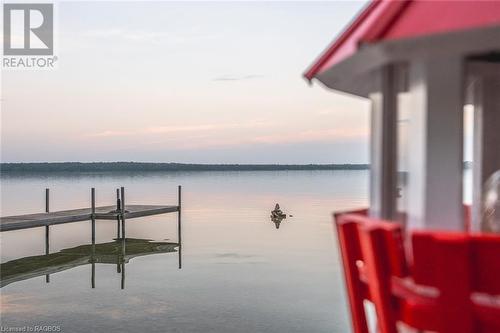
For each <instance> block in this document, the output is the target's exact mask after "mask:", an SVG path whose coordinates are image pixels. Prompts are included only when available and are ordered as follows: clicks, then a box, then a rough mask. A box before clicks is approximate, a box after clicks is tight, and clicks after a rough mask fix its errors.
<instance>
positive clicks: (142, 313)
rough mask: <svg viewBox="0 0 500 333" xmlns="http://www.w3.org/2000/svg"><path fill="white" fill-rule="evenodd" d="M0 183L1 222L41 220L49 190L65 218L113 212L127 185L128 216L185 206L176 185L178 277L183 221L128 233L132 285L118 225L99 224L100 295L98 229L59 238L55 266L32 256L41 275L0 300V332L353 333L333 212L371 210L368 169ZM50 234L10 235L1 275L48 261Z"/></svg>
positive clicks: (76, 227) (13, 284)
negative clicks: (143, 207)
mask: <svg viewBox="0 0 500 333" xmlns="http://www.w3.org/2000/svg"><path fill="white" fill-rule="evenodd" d="M1 181H2V188H1V194H2V197H1V204H2V206H1V214H2V216H6V215H16V214H26V213H36V212H41V211H43V210H44V188H45V187H50V189H51V210H62V209H70V208H83V207H88V206H89V198H90V188H91V187H95V188H96V191H97V201H98V205H112V204H114V200H115V199H114V198H115V192H114V191H115V188H116V187H119V186H125V187H126V198H127V203H128V204H134V203H137V204H140V203H143V204H176V200H177V198H176V186H177V185H178V184H180V185H182V186H183V220H182V221H183V230H182V240H183V242H182V269H179V268H178V259H179V258H178V255H179V253H178V251H177V250H178V247H177V246H176V245H175V244H172V243H176V242H177V229H176V227H177V224H176V223H177V222H176V221H177V216H176V214H175V213H173V214H167V215H159V216H154V217H145V218H139V219H134V220H128V221H127V225H126V228H127V238H129V239H131V240H130V242H133V241H135V242H136V243H135V244H136V245H134V244H128V243H127V248H128V249H129V251H130V252H131V254H132V255H131V257H130V258H127V259H128V263H126V264H125V265H124V266H125V267H124V273H125V274H122V273H123V270H122V269H121V266H120V265H117V264H115V263H114V262H113V260H114V259H113V258H115V256H116V257H117V258H118V255H115V254H114V252H113V251H114V247H113V246H114V245H113V244H114V243H113V242H114V241H113V239H114V238H115V236H116V222H113V221H97V239H96V243H97V244H100V245H98V250H97V251H98V252H99V254H98V261H99V262H98V263H97V264H96V265H95V275H94V276H95V288H94V289H93V288H91V278H92V267H91V265H90V264H89V263H88V262H89V261H88V257H87V256H86V255H87V254H88V249H89V246H88V244H89V243H90V236H91V234H90V230H91V229H90V222H79V223H73V224H67V225H59V226H53V227H51V229H50V233H51V234H50V241H51V242H50V252H51V253H52V255H51V257H46V259H45V260H44V259H42V258H35V261H36V262H37V265H38V266H36V267H35V268H34V269H33V271H31V272H28V273H23V274H24V275H23V274H18V275H16V277H15V278H14V279H13V280H9V281H8V282H9V283H8V284H7V285H5V286H3V287H2V288H1V289H0V290H1V293H2V295H1V296H2V297H1V315H2V326H30V325H60V326H61V330H62V331H63V332H118V331H125V332H146V331H147V332H220V333H223V332H230V333H234V332H286V333H290V332H300V333H303V332H329V333H331V332H348V331H350V328H349V323H348V317H347V306H346V301H345V295H344V288H343V281H342V275H341V266H340V264H339V257H338V253H337V248H336V241H335V239H334V235H333V232H332V226H331V218H330V214H331V212H332V211H334V210H343V209H351V208H357V207H364V206H366V205H367V197H368V190H367V188H368V172H367V171H289V172H227V173H226V172H216V173H210V172H207V173H173V174H172V173H146V174H134V175H110V174H108V175H97V174H82V175H77V176H75V175H72V176H68V175H55V176H50V177H40V176H29V177H3V178H2V179H1ZM275 203H279V204H280V205H281V208H282V210H283V211H285V212H286V213H287V214H292V215H293V217H292V218H287V219H286V220H284V221H283V222H282V223H281V225H280V228H279V229H276V227H275V225H274V223H272V222H271V221H270V218H269V214H270V211H271V210H272V209H273V208H274V204H275ZM44 234H45V230H44V228H36V229H31V230H21V231H12V232H4V233H2V234H1V250H2V263H3V264H5V263H7V262H9V261H12V260H18V259H21V258H23V257H30V256H39V255H43V254H44V253H45V241H44ZM132 239H133V240H132ZM149 241H155V242H154V243H153V244H152V243H150V242H149ZM134 246H135V247H134ZM75 247H76V249H75ZM65 249H66V250H65ZM68 249H69V250H68ZM60 251H62V253H63V254H64V253H66V254H64V255H62V256H61V253H59V252H60ZM103 251H104V252H106V251H108V252H110V253H111V254H110V253H108V252H106V253H104V252H103ZM75 252H78V254H79V255H82V256H81V257H78V258H83V259H82V261H81V262H78V264H75V261H71V263H69V264H68V262H67V261H63V262H55V261H57V260H59V259H58V258H61V257H64V258H69V257H68V256H70V255H71V253H75ZM101 252H102V253H104V254H103V255H101V254H102V253H101ZM68 253H70V254H68ZM136 254H141V255H140V256H137V257H133V255H136ZM132 257H133V258H132ZM70 259H71V260H72V258H70ZM26 260H27V259H24V263H26ZM28 260H29V259H28ZM77 261H78V260H77ZM20 262H23V261H19V262H14V263H16V265H18V264H17V263H20ZM31 264H32V263H31ZM57 265H59V266H57ZM11 266H12V265H11ZM40 266H41V267H40ZM49 266H50V267H60V271H59V272H56V273H53V274H51V275H50V282H49V283H47V282H46V277H45V275H43V272H44V271H43V268H44V267H49ZM4 267H6V266H4ZM16 267H17V266H16ZM11 268H12V267H10V268H9V269H11ZM118 271H119V272H118ZM41 272H42V273H41ZM30 276H31V277H30ZM122 278H124V281H122ZM16 279H18V280H19V281H15V280H16ZM122 283H123V287H124V289H121V286H122Z"/></svg>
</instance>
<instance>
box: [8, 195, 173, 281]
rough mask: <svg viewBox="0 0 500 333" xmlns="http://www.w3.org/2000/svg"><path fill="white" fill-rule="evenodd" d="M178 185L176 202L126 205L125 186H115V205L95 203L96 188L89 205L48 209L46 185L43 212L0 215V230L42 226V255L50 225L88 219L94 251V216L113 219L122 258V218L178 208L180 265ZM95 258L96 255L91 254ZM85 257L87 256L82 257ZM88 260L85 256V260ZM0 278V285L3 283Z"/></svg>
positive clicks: (47, 249) (124, 240) (47, 244)
mask: <svg viewBox="0 0 500 333" xmlns="http://www.w3.org/2000/svg"><path fill="white" fill-rule="evenodd" d="M181 189H182V188H181V186H178V187H177V205H126V204H125V188H124V187H121V188H119V189H116V206H100V207H97V206H96V195H95V194H96V193H95V188H91V189H90V208H80V209H70V210H62V211H57V212H50V206H49V203H50V200H49V198H50V196H49V193H50V192H49V189H45V213H36V214H26V215H16V216H5V217H0V232H4V231H12V230H21V229H30V228H38V227H45V255H46V256H49V255H50V226H52V225H57V224H64V223H73V222H82V221H90V222H91V223H90V228H91V246H92V251H95V249H96V246H98V245H96V244H95V239H96V228H95V224H96V221H97V220H115V221H116V239H115V240H116V241H119V242H120V245H121V251H122V253H121V255H122V258H126V255H127V253H126V244H127V242H130V241H131V240H130V239H127V238H126V237H125V221H126V220H128V219H133V218H138V217H143V216H150V215H159V214H167V213H173V212H177V240H178V241H177V245H178V249H177V251H178V252H179V269H180V268H182V255H181V252H182V237H181V235H182V232H181V193H182V192H181ZM94 259H95V258H94ZM94 259H92V260H91V263H92V288H95V263H96V261H95V260H94ZM85 260H86V259H85ZM87 261H88V260H87ZM120 267H121V268H120V269H119V270H121V272H122V282H121V288H122V289H123V288H124V287H125V263H124V262H123V263H121V265H120ZM50 273H51V271H47V272H44V274H45V281H46V282H47V283H49V282H50ZM3 283H4V281H3V278H1V279H0V285H4V284H3Z"/></svg>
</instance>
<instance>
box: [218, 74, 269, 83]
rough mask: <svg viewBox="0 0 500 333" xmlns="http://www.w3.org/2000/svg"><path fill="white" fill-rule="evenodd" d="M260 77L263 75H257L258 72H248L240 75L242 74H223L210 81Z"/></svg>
mask: <svg viewBox="0 0 500 333" xmlns="http://www.w3.org/2000/svg"><path fill="white" fill-rule="evenodd" d="M262 77H264V75H259V74H249V75H242V76H231V75H224V76H219V77H216V78H213V79H212V81H243V80H251V79H258V78H262Z"/></svg>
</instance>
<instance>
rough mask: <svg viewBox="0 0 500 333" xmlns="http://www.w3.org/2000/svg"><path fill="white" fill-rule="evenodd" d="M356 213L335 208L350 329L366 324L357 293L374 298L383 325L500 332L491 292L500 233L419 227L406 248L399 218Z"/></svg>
mask: <svg viewBox="0 0 500 333" xmlns="http://www.w3.org/2000/svg"><path fill="white" fill-rule="evenodd" d="M356 213H357V214H337V215H336V224H337V232H338V236H339V243H340V248H341V253H342V259H343V262H344V272H345V277H346V286H347V291H348V296H349V303H350V307H351V315H352V321H353V328H354V331H355V332H356V333H358V332H363V333H364V332H368V328H367V323H366V315H365V311H364V306H363V301H364V300H369V301H371V302H373V304H374V306H375V310H376V314H377V324H378V327H379V331H380V332H382V333H386V332H387V333H389V332H390V333H393V332H397V322H403V323H405V324H407V325H409V326H411V327H414V328H416V329H418V330H429V331H438V332H484V333H492V332H500V300H499V298H497V297H495V296H494V295H500V237H498V236H489V235H470V234H465V233H454V234H452V233H439V232H418V233H414V235H413V237H412V251H411V252H410V254H411V256H409V255H407V254H406V253H405V249H404V241H403V235H404V233H403V230H402V227H401V226H400V225H399V224H397V223H393V222H388V221H381V220H374V219H370V218H368V217H367V216H366V211H358V212H356ZM360 213H361V214H360ZM407 257H411V259H412V260H407ZM495 258H496V260H495Z"/></svg>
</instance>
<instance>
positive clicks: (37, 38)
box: [2, 3, 57, 69]
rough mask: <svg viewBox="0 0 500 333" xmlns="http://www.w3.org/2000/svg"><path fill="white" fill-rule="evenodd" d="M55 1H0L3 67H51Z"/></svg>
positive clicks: (53, 64) (52, 61) (54, 60)
mask: <svg viewBox="0 0 500 333" xmlns="http://www.w3.org/2000/svg"><path fill="white" fill-rule="evenodd" d="M56 61H57V56H55V55H54V4H52V3H4V4H3V58H2V68H3V69H52V68H54V66H55V63H56Z"/></svg>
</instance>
